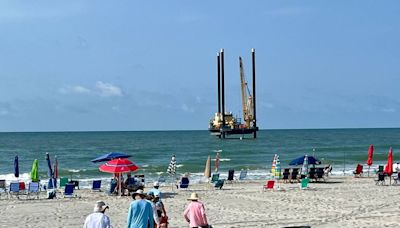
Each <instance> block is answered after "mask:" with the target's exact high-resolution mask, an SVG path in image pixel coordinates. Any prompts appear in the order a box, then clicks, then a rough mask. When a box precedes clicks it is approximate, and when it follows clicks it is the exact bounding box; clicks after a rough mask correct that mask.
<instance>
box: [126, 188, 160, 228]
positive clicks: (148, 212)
mask: <svg viewBox="0 0 400 228" xmlns="http://www.w3.org/2000/svg"><path fill="white" fill-rule="evenodd" d="M132 198H134V199H135V200H134V201H133V202H132V203H131V205H130V207H129V210H128V218H127V225H126V227H127V228H154V209H153V206H152V205H151V203H150V202H149V201H147V200H146V199H145V195H144V193H143V190H141V189H139V190H137V191H136V192H135V193H133V194H132Z"/></svg>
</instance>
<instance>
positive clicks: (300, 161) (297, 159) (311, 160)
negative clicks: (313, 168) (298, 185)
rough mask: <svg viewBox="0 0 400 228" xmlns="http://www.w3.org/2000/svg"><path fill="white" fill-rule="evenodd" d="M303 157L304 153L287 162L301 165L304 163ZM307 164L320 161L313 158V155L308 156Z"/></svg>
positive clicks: (316, 163) (315, 163)
mask: <svg viewBox="0 0 400 228" xmlns="http://www.w3.org/2000/svg"><path fill="white" fill-rule="evenodd" d="M304 158H305V155H304V156H301V157H298V158H296V159H294V160H293V161H291V162H290V163H289V165H302V164H303V163H304ZM308 164H309V165H319V164H321V161H320V160H318V159H316V158H314V157H313V156H308Z"/></svg>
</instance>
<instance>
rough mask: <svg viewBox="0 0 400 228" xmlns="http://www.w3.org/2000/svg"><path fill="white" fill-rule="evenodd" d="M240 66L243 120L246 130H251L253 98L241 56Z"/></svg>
mask: <svg viewBox="0 0 400 228" xmlns="http://www.w3.org/2000/svg"><path fill="white" fill-rule="evenodd" d="M239 66H240V87H241V93H242V109H243V120H244V124H245V128H250V127H251V123H252V122H253V119H254V115H253V98H252V95H251V93H250V89H249V87H248V86H247V82H246V77H245V75H244V67H243V61H242V57H240V56H239Z"/></svg>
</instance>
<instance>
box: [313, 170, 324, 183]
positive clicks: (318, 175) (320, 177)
mask: <svg viewBox="0 0 400 228" xmlns="http://www.w3.org/2000/svg"><path fill="white" fill-rule="evenodd" d="M315 179H316V181H318V180H323V181H324V182H325V181H326V180H325V172H324V168H317V169H316V172H315Z"/></svg>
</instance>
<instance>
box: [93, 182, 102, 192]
mask: <svg viewBox="0 0 400 228" xmlns="http://www.w3.org/2000/svg"><path fill="white" fill-rule="evenodd" d="M93 191H99V192H101V180H94V181H93V183H92V192H93Z"/></svg>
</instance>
